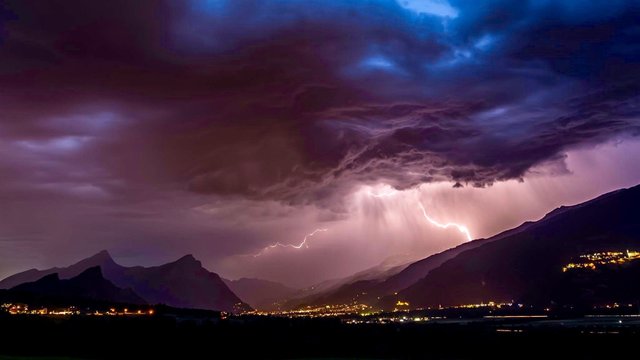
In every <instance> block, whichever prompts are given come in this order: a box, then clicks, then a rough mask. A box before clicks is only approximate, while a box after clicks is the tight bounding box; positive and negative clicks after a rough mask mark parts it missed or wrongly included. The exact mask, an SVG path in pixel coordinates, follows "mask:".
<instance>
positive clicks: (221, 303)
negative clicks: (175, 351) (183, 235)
mask: <svg viewBox="0 0 640 360" xmlns="http://www.w3.org/2000/svg"><path fill="white" fill-rule="evenodd" d="M94 266H100V267H101V268H102V272H103V274H104V277H105V278H106V279H108V280H110V281H112V282H113V283H114V284H115V285H117V286H119V287H122V288H132V289H133V290H134V291H135V292H136V293H137V294H138V295H140V296H141V297H142V298H143V299H145V300H146V301H147V302H148V303H150V304H166V305H169V306H173V307H181V308H199V309H207V310H221V311H234V309H235V310H242V309H247V308H249V307H248V306H247V305H246V304H244V303H243V302H242V301H241V300H240V299H239V298H238V297H237V296H236V295H235V294H234V293H233V292H232V291H231V290H230V289H229V288H228V287H227V285H225V284H224V282H223V281H222V280H221V279H220V277H219V276H218V275H217V274H215V273H212V272H210V271H208V270H206V269H205V268H203V267H202V264H201V263H200V262H199V261H198V260H196V259H195V258H194V257H193V256H192V255H187V256H184V257H182V258H180V259H178V260H177V261H175V262H172V263H168V264H165V265H161V266H154V267H142V266H135V267H124V266H121V265H119V264H117V263H116V262H115V261H113V259H112V258H111V256H110V255H109V253H108V252H106V251H101V252H99V253H98V254H96V255H94V256H91V257H89V258H87V259H84V260H82V261H79V262H78V263H76V264H73V265H71V266H69V267H66V268H53V269H48V270H35V269H33V270H28V271H25V272H22V273H19V274H16V275H13V276H10V277H8V278H6V279H5V280H3V281H2V282H0V287H4V288H7V287H13V286H16V285H18V284H20V283H24V282H31V281H35V280H38V279H40V278H42V277H43V276H46V275H49V274H53V273H57V274H58V275H59V277H60V278H61V279H69V278H71V277H74V276H76V275H78V274H79V273H81V272H83V271H84V270H86V269H88V268H91V267H94Z"/></svg>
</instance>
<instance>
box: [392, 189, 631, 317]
mask: <svg viewBox="0 0 640 360" xmlns="http://www.w3.org/2000/svg"><path fill="white" fill-rule="evenodd" d="M639 204H640V186H635V187H633V188H630V189H623V190H618V191H614V192H612V193H609V194H605V195H603V196H600V197H598V198H596V199H594V200H590V201H588V202H585V203H582V204H579V205H576V206H570V207H562V208H559V209H556V210H554V211H553V212H551V213H549V214H548V215H547V216H545V217H544V218H543V219H542V220H540V221H537V222H535V223H530V224H527V226H526V227H525V228H520V230H519V231H515V232H513V233H507V234H505V235H503V236H501V237H500V238H499V239H494V241H491V242H488V243H487V242H486V241H485V242H483V243H481V244H480V246H476V247H475V248H472V249H468V250H466V251H463V252H460V253H458V254H457V255H456V256H455V257H453V258H450V259H448V260H447V261H445V262H444V263H442V265H440V266H439V267H437V268H435V269H433V270H431V271H430V272H429V273H428V274H427V276H426V277H424V278H422V279H421V280H419V281H418V282H416V283H415V284H413V285H412V286H410V287H408V288H406V289H405V290H402V291H401V292H399V294H398V295H397V297H389V298H386V299H385V301H384V303H385V304H386V305H387V306H390V305H391V304H393V303H394V302H395V301H396V300H397V299H400V300H403V301H408V302H409V303H410V304H411V307H426V306H438V305H443V306H446V305H458V304H471V303H479V302H488V301H497V302H500V301H512V300H514V301H518V302H523V303H527V304H535V305H540V304H550V303H557V304H588V303H590V302H591V303H596V302H607V301H609V302H613V301H632V300H633V301H637V300H640V285H638V284H639V283H638V282H637V279H638V277H637V275H638V274H640V268H639V267H640V264H638V263H635V262H631V263H627V264H624V265H611V266H604V267H599V268H598V269H596V270H580V271H568V272H563V271H562V267H563V266H564V265H565V264H567V263H569V262H570V261H572V259H576V258H578V257H579V256H580V255H581V254H588V253H594V252H601V251H621V250H622V251H624V250H626V249H629V250H638V249H640V217H639V216H638V214H639V213H640V209H639V206H640V205H639Z"/></svg>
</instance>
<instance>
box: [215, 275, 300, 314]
mask: <svg viewBox="0 0 640 360" xmlns="http://www.w3.org/2000/svg"><path fill="white" fill-rule="evenodd" d="M222 280H223V281H224V283H225V284H227V286H228V287H229V288H230V289H231V290H232V291H233V292H234V293H235V294H236V295H238V296H239V297H240V298H241V299H242V300H243V301H245V302H246V303H248V304H249V305H251V306H252V307H253V308H254V309H260V310H278V309H279V307H280V304H281V303H282V302H284V301H285V300H286V299H288V298H289V297H291V296H292V295H294V294H296V293H297V292H299V291H300V290H298V289H293V288H290V287H288V286H285V285H283V284H280V283H278V282H275V281H269V280H262V279H248V278H242V279H238V280H227V279H222Z"/></svg>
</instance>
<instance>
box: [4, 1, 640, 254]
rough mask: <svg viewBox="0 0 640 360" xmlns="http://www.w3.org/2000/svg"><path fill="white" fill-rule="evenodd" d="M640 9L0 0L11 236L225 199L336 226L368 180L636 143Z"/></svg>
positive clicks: (481, 175) (629, 5)
mask: <svg viewBox="0 0 640 360" xmlns="http://www.w3.org/2000/svg"><path fill="white" fill-rule="evenodd" d="M639 16H640V5H638V2H636V1H622V0H620V1H591V2H588V3H585V2H581V1H574V0H565V1H545V0H538V1H535V0H530V1H506V0H502V1H501V0H493V1H483V2H474V1H463V0H449V1H446V0H398V1H395V0H380V1H350V0H344V1H338V0H336V1H324V0H323V1H319V0H318V1H316V0H308V1H293V0H272V1H269V0H264V1H258V0H255V1H253V0H248V1H235V0H201V1H170V2H157V1H125V0H122V1H120V0H115V1H107V2H99V3H98V2H88V1H79V0H77V1H74V0H72V1H57V0H54V1H47V2H25V1H4V2H2V6H1V7H0V24H1V28H0V87H1V89H2V92H0V104H1V108H2V117H1V118H0V174H3V175H2V177H0V198H2V199H3V200H5V201H6V202H5V203H6V204H9V203H10V202H12V201H13V202H15V203H16V204H17V203H19V204H22V205H20V206H17V205H16V206H14V207H12V208H11V210H5V212H4V214H3V215H5V217H4V219H5V220H4V221H5V224H4V225H5V228H3V229H0V230H2V231H4V233H8V234H10V235H11V236H13V234H23V233H24V229H26V228H28V227H27V226H26V225H24V224H23V225H20V221H10V220H7V219H13V220H15V219H17V218H21V217H22V215H18V214H23V213H24V212H29V213H32V214H34V216H37V213H38V211H36V212H33V211H30V209H33V208H39V209H40V210H39V211H45V210H42V209H43V208H47V207H49V206H53V205H52V204H55V203H56V202H57V201H60V203H64V204H66V205H65V206H71V205H69V204H71V203H73V204H77V205H74V207H73V211H71V210H68V211H67V212H66V216H67V218H69V217H74V216H76V215H77V216H82V214H87V212H89V213H90V212H91V211H96V210H95V209H96V207H98V208H99V211H97V213H100V214H101V215H102V216H104V214H105V213H107V214H109V216H113V217H114V218H126V219H128V221H130V220H131V219H145V220H144V221H158V220H159V219H160V218H161V219H163V220H166V219H167V218H172V219H175V218H181V216H182V215H180V214H167V213H163V214H162V215H161V216H160V215H158V214H157V213H156V210H158V209H157V208H159V206H156V208H155V209H153V210H150V209H152V208H154V204H156V205H157V204H159V203H162V204H163V206H166V204H168V203H172V204H175V206H176V208H191V207H198V206H201V205H202V202H203V200H202V198H203V196H205V197H208V196H209V195H216V196H222V197H226V198H227V199H231V200H230V201H236V200H237V201H238V202H239V203H242V202H243V201H265V202H267V201H268V202H271V201H273V202H275V203H279V204H281V205H282V206H284V207H287V206H301V205H311V206H315V207H319V208H321V210H319V211H321V212H322V215H321V216H320V217H321V218H323V219H329V218H330V219H334V218H338V217H340V216H343V215H340V214H341V213H342V214H344V213H345V211H347V208H348V206H347V205H345V203H344V199H346V198H347V197H348V196H347V195H349V194H351V193H353V192H354V191H356V190H357V189H359V188H361V187H362V186H367V185H376V184H380V183H382V184H388V185H390V186H392V187H393V188H395V189H400V190H402V189H410V188H415V187H416V186H418V185H420V184H423V183H434V182H442V181H445V182H449V183H450V184H451V185H454V184H456V185H467V184H469V185H471V186H478V187H482V186H485V185H488V184H492V183H495V182H499V181H504V180H510V179H521V178H522V177H523V176H525V174H526V173H527V171H529V170H530V169H531V168H532V167H533V166H536V165H539V164H542V163H547V162H553V161H557V160H558V159H561V158H562V154H563V153H564V151H566V150H570V149H572V148H575V147H580V146H583V145H592V144H597V143H601V142H603V141H606V140H608V139H610V138H613V137H616V136H618V135H621V134H624V135H630V136H635V135H637V134H638V132H639V131H640V121H639V120H638V116H639V113H640V107H639V105H640V95H639V94H640V91H639V90H640V89H639V87H640V85H638V84H640V47H639V46H640V27H639V26H638V21H637V19H638V18H639ZM63 200H64V201H63ZM38 201H40V202H38ZM26 202H32V203H31V205H29V206H27V205H24V204H26ZM34 204H35V205H34ZM43 204H45V205H43ZM96 204H99V205H96ZM21 206H24V209H23V208H21ZM265 208H270V207H265ZM20 209H23V210H24V211H22V210H20ZM0 210H1V209H0ZM21 211H22V212H21ZM59 214H60V215H59V216H60V217H61V218H62V217H64V215H63V214H65V211H63V210H60V211H59ZM118 214H120V215H118ZM44 217H45V216H44V215H43V218H44ZM46 218H47V222H52V221H53V223H55V219H56V217H51V216H50V215H48V216H46ZM149 219H153V220H149ZM60 221H62V220H60ZM141 221H143V220H141ZM63 222H64V221H63ZM181 224H182V225H180V226H185V227H187V225H185V224H191V223H190V222H189V221H186V220H185V221H184V222H182V223H181ZM0 225H1V224H0ZM87 226H88V225H87ZM23 228H24V229H23ZM59 228H61V227H56V229H59ZM309 228H310V229H309ZM309 228H307V229H300V230H299V232H300V233H301V234H304V233H307V232H308V231H310V230H312V229H313V228H316V226H309ZM209 230H210V229H208V230H206V231H209ZM127 231H132V230H131V229H127ZM174 231H176V232H178V231H177V230H175V228H174ZM202 231H203V232H206V231H205V230H204V229H203V230H202ZM124 232H125V230H122V231H120V232H119V233H120V234H121V233H124ZM134 232H135V231H134ZM0 235H2V234H0ZM59 236H60V237H63V236H65V234H64V233H62V234H59ZM105 237H107V235H105ZM230 237H231V238H237V236H236V237H234V236H230ZM241 237H242V238H244V239H246V238H249V237H250V236H249V235H246V234H245V235H243V236H241ZM258 248H259V247H258ZM233 249H236V250H237V248H234V245H228V248H226V250H224V251H226V252H228V253H233V252H234V250H233ZM224 251H223V252H224Z"/></svg>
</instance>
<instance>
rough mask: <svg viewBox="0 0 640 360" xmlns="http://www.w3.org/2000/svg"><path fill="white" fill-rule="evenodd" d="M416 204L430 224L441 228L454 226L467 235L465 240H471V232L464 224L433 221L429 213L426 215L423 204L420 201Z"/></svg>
mask: <svg viewBox="0 0 640 360" xmlns="http://www.w3.org/2000/svg"><path fill="white" fill-rule="evenodd" d="M418 205H419V206H420V210H422V215H424V218H425V219H427V221H428V222H430V223H431V224H433V225H435V226H437V227H439V228H442V229H448V228H450V227H455V228H456V229H458V231H460V232H461V233H463V234H464V235H465V236H466V237H467V241H471V240H473V238H472V237H471V234H470V233H469V229H467V227H466V226H464V225H460V224H456V223H451V222H450V223H446V224H443V223H440V222H437V221H435V220H434V219H432V218H431V217H430V216H429V215H427V210H425V208H424V206H423V205H422V203H421V202H418Z"/></svg>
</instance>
